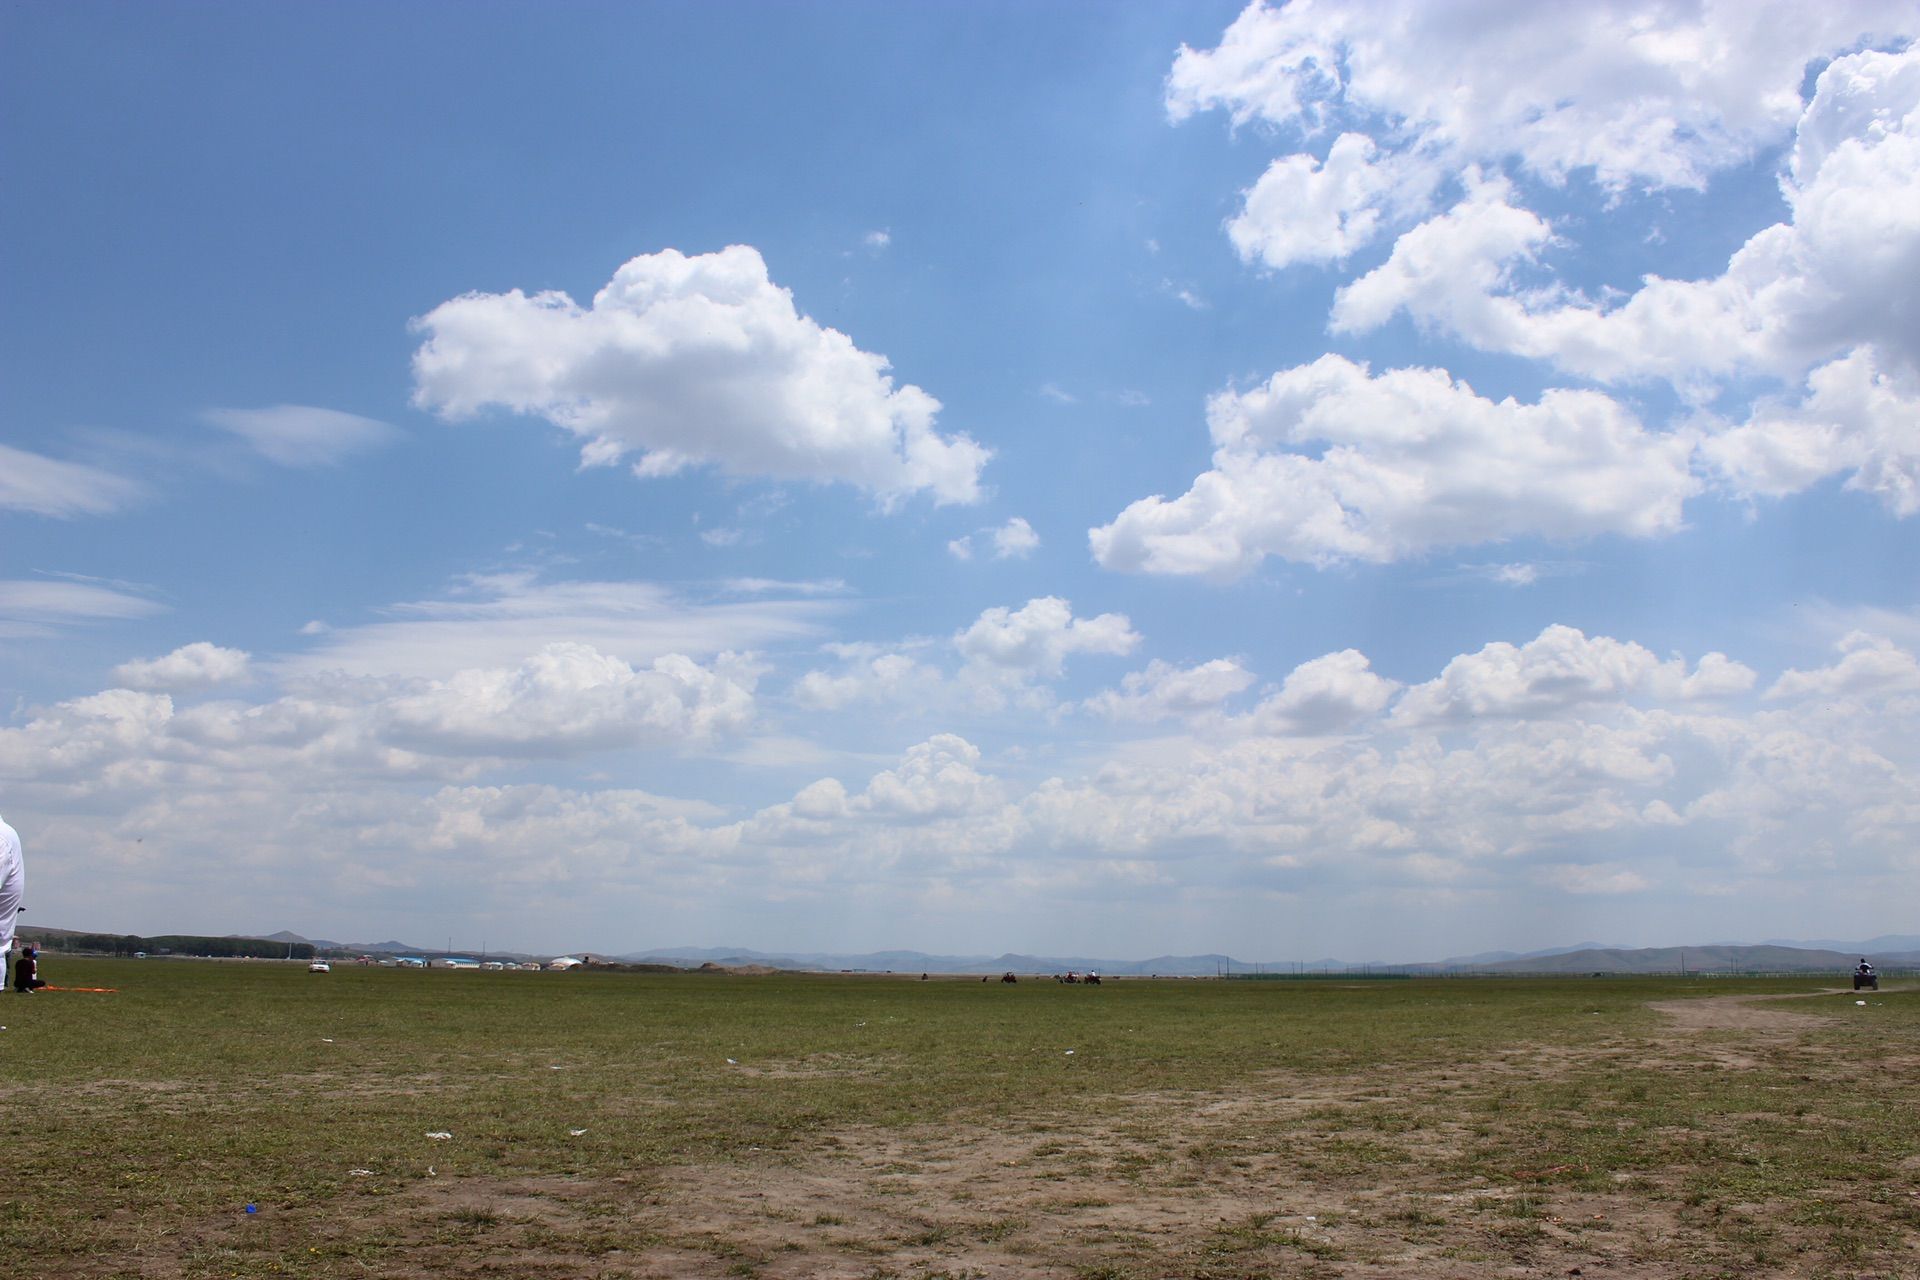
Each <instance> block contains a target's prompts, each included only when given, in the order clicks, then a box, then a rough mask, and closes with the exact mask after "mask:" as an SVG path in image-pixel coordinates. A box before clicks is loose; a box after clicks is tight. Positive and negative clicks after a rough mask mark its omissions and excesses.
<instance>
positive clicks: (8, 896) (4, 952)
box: [0, 817, 27, 980]
mask: <svg viewBox="0 0 1920 1280" xmlns="http://www.w3.org/2000/svg"><path fill="white" fill-rule="evenodd" d="M26 887H27V864H26V861H25V859H24V858H22V857H21V854H20V833H19V832H18V831H15V830H14V829H13V828H12V827H10V826H8V825H7V820H6V819H5V818H4V817H0V964H4V963H5V961H6V960H7V958H8V957H9V955H10V953H11V952H12V951H13V924H14V921H15V920H16V919H17V918H18V917H19V915H20V895H21V894H22V893H24V892H25V891H26ZM0 980H3V978H0Z"/></svg>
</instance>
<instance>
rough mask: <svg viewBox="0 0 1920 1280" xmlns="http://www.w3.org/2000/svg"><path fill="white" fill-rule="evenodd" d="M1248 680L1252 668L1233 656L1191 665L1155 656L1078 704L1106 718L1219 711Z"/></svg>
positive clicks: (1182, 717) (1147, 719)
mask: <svg viewBox="0 0 1920 1280" xmlns="http://www.w3.org/2000/svg"><path fill="white" fill-rule="evenodd" d="M1253 682H1254V676H1253V673H1252V672H1250V671H1248V670H1247V669H1246V668H1245V667H1243V666H1241V665H1240V663H1239V662H1238V661H1236V660H1234V659H1232V658H1215V659H1213V660H1212V661H1211V662H1202V663H1200V664H1198V665H1196V666H1192V667H1176V666H1174V665H1173V664H1172V663H1169V662H1162V661H1161V660H1160V659H1158V658H1155V659H1154V660H1153V661H1152V662H1149V663H1148V664H1147V667H1146V670H1144V671H1130V672H1128V673H1127V674H1126V675H1125V676H1123V677H1121V680H1120V688H1119V689H1117V690H1116V689H1108V690H1105V691H1104V692H1101V693H1097V694H1095V695H1094V696H1093V697H1091V698H1088V699H1087V700H1086V702H1085V703H1083V704H1082V706H1083V707H1084V708H1085V709H1086V710H1088V711H1091V712H1093V713H1094V714H1095V715H1100V716H1105V717H1107V718H1108V719H1111V720H1132V721H1145V722H1152V721H1157V720H1187V719H1193V718H1195V717H1198V716H1205V715H1209V714H1212V713H1216V712H1218V711H1219V710H1220V707H1221V704H1222V703H1224V702H1226V701H1227V700H1228V699H1229V698H1231V697H1233V696H1234V695H1235V694H1238V693H1240V692H1242V691H1244V690H1245V689H1247V688H1248V687H1250V686H1251V685H1252V684H1253Z"/></svg>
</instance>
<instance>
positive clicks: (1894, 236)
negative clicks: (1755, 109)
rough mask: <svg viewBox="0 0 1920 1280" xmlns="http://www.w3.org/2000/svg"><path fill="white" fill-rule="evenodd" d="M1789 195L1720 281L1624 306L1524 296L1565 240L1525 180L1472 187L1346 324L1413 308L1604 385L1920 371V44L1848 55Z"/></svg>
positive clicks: (1343, 307)
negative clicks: (1537, 206) (1551, 248)
mask: <svg viewBox="0 0 1920 1280" xmlns="http://www.w3.org/2000/svg"><path fill="white" fill-rule="evenodd" d="M1782 189H1783V192H1784V194H1785V196H1786V198H1787V204H1788V206H1789V209H1790V212H1791V217H1790V220H1789V221H1787V222H1783V223H1778V224H1776V225H1774V226H1771V227H1768V228H1766V229H1764V230H1762V231H1760V232H1759V233H1757V234H1756V235H1754V236H1753V237H1752V238H1751V239H1749V240H1748V241H1747V243H1746V244H1745V245H1743V246H1742V247H1741V248H1740V249H1739V250H1738V251H1736V252H1735V253H1734V254H1733V256H1732V257H1731V259H1730V260H1729V261H1728V264H1727V269H1726V271H1725V272H1724V273H1723V274H1722V275H1720V276H1718V277H1715V278H1711V279H1706V280H1696V281H1685V280H1669V279H1663V278H1660V277H1657V276H1648V277H1647V278H1646V280H1645V281H1644V282H1643V284H1642V286H1641V288H1640V289H1639V290H1637V291H1636V292H1635V293H1633V294H1632V295H1631V296H1630V297H1628V298H1627V299H1626V300H1625V301H1624V302H1622V303H1620V304H1619V305H1617V306H1601V305H1596V304H1593V303H1589V302H1587V301H1586V300H1585V299H1581V298H1578V297H1572V296H1569V295H1567V294H1565V293H1564V292H1562V291H1559V290H1554V289H1546V290H1536V291H1533V292H1531V293H1529V292H1524V291H1523V292H1518V293H1515V292H1511V291H1510V285H1511V270H1512V268H1513V266H1514V265H1515V264H1521V263H1526V262H1529V261H1531V260H1532V259H1533V258H1534V256H1535V255H1536V254H1537V253H1538V252H1539V250H1540V249H1541V248H1542V247H1543V246H1544V245H1546V244H1547V243H1548V242H1549V240H1550V239H1551V231H1550V229H1549V228H1548V227H1547V225H1546V223H1545V222H1544V221H1542V220H1541V219H1540V218H1539V217H1538V216H1537V215H1535V214H1532V213H1530V212H1528V211H1526V210H1524V209H1520V208H1518V207H1516V206H1515V205H1514V204H1513V201H1512V196H1513V191H1512V187H1511V184H1509V183H1508V182H1506V181H1505V180H1503V179H1492V180H1485V181H1482V180H1479V179H1478V178H1472V177H1470V179H1469V181H1468V194H1467V197H1466V199H1464V200H1463V201H1462V202H1461V203H1460V204H1459V205H1458V206H1456V207H1455V208H1454V209H1453V210H1452V211H1451V212H1449V213H1447V214H1445V215H1443V216H1441V217H1439V218H1436V219H1434V220H1432V221H1431V222H1428V223H1426V224H1423V225H1422V226H1420V227H1417V228H1415V229H1414V230H1412V231H1409V232H1408V233H1407V234H1406V235H1404V236H1402V237H1401V238H1400V241H1399V242H1398V243H1397V244H1396V245H1395V247H1394V251H1393V255H1392V256H1391V257H1390V258H1389V259H1388V261H1387V262H1386V264H1384V265H1383V266H1381V267H1379V268H1378V269H1376V270H1375V271H1373V272H1371V273H1369V274H1368V275H1366V276H1364V277H1362V278H1361V279H1360V280H1358V281H1356V282H1354V283H1353V284H1352V285H1350V286H1348V287H1347V288H1345V289H1343V290H1342V291H1341V293H1340V295H1339V298H1338V301H1337V302H1336V305H1335V308H1334V314H1333V323H1334V327H1335V328H1336V329H1338V330H1340V331H1343V332H1364V331H1366V330H1368V329H1371V328H1374V327H1376V326H1378V325H1380V324H1382V323H1384V322H1385V321H1386V320H1387V319H1388V318H1389V317H1390V316H1392V315H1393V314H1394V313H1395V312H1397V311H1399V310H1405V311H1406V312H1407V313H1408V314H1409V315H1411V316H1412V317H1413V318H1414V319H1415V320H1417V321H1419V322H1421V323H1422V324H1425V325H1429V326H1433V327H1437V328H1441V329H1445V330H1447V331H1450V332H1453V333H1457V334H1459V335H1460V336H1461V337H1462V338H1464V339H1466V340H1467V341H1468V342H1471V343H1473V344H1474V345H1475V346H1478V347H1482V348H1484V349H1487V350H1494V351H1505V352H1511V353H1514V354H1518V355H1524V356H1529V357H1533V358H1538V359H1546V360H1551V361H1552V362H1554V363H1555V364H1557V365H1558V366H1560V367H1561V368H1563V369H1566V370H1569V371H1572V372H1574V373H1579V374H1583V375H1586V376H1589V377H1593V378H1597V379H1601V380H1603V381H1631V380H1643V379H1648V378H1665V379H1667V380H1669V381H1671V382H1673V383H1675V384H1676V385H1678V386H1680V387H1682V388H1683V389H1687V390H1692V391H1695V392H1696V393H1698V392H1700V391H1702V390H1704V389H1705V388H1703V387H1701V386H1700V385H1699V384H1701V382H1702V380H1703V379H1707V378H1718V377H1726V376H1730V375H1733V374H1737V373H1742V372H1758V373H1765V374H1771V375H1774V376H1777V377H1798V376H1800V375H1801V374H1802V373H1804V372H1805V370H1807V369H1808V368H1809V367H1811V366H1812V365H1814V364H1816V363H1819V362H1823V361H1826V360H1830V359H1833V358H1835V357H1837V356H1840V355H1842V354H1844V353H1846V352H1849V351H1852V350H1854V349H1856V348H1859V347H1863V346H1866V345H1872V346H1873V347H1874V348H1876V349H1877V352H1878V356H1877V359H1878V360H1879V362H1880V366H1881V367H1882V368H1883V369H1900V370H1904V371H1907V372H1913V371H1916V370H1920V323H1916V320H1915V317H1914V315H1913V312H1912V304H1911V301H1910V299H1909V297H1908V294H1909V292H1910V291H1909V290H1906V289H1902V288H1897V287H1896V288H1889V287H1888V284H1887V282H1888V281H1906V280H1914V279H1920V46H1915V47H1910V48H1908V49H1907V50H1906V51H1905V52H1902V53H1876V52H1866V53H1857V54H1850V55H1848V56H1846V57H1841V58H1836V59H1835V60H1834V61H1833V62H1832V63H1831V64H1829V65H1828V67H1827V68H1826V70H1824V71H1823V72H1822V73H1821V75H1820V78H1819V81H1818V83H1817V90H1816V93H1815V96H1814V99H1813V101H1812V102H1811V103H1810V104H1809V105H1808V106H1807V107H1806V111H1805V114H1804V116H1803V117H1802V118H1801V119H1800V131H1799V139H1798V142H1797V144H1796V146H1795V148H1794V152H1793V155H1792V158H1791V163H1790V165H1789V172H1788V176H1787V177H1786V178H1785V179H1783V182H1782Z"/></svg>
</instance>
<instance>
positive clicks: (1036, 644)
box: [953, 596, 1140, 679]
mask: <svg viewBox="0 0 1920 1280" xmlns="http://www.w3.org/2000/svg"><path fill="white" fill-rule="evenodd" d="M953 643H954V647H955V648H957V649H958V650H959V651H960V654H961V656H962V657H964V658H965V659H966V661H967V665H968V666H969V667H970V668H972V669H974V670H976V671H979V672H983V673H998V674H1002V675H1005V676H1008V677H1011V678H1015V679H1027V678H1030V677H1036V676H1057V675H1059V674H1060V672H1061V670H1062V669H1063V668H1064V667H1065V665H1066V660H1067V659H1068V658H1069V657H1070V656H1072V655H1074V654H1081V653H1095V654H1112V655H1119V654H1126V653H1131V652H1133V649H1134V647H1135V646H1136V645H1138V644H1139V643H1140V636H1139V633H1138V632H1136V631H1135V630H1134V629H1133V624H1132V623H1131V622H1129V621H1128V620H1127V616H1126V615H1125V614H1123V613H1103V614H1100V615H1099V616H1098V617H1094V618H1076V617H1074V616H1073V605H1072V604H1070V603H1069V602H1067V601H1065V600H1062V599H1060V598H1059V597H1058V596H1040V597H1037V598H1035V599H1032V600H1029V601H1027V603H1026V604H1024V605H1022V606H1021V607H1020V608H1019V609H1009V608H1007V607H1006V606H1004V605H997V606H995V607H993V608H991V609H987V610H985V611H983V612H982V613H981V614H980V616H979V617H978V618H976V619H974V621H973V623H972V624H971V625H970V626H968V627H967V629H966V630H964V631H962V632H960V633H959V634H958V635H956V636H955V637H954V639H953Z"/></svg>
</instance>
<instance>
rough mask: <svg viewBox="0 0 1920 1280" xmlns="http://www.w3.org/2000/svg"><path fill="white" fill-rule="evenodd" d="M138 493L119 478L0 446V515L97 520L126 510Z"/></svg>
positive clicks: (126, 481) (131, 484)
mask: <svg viewBox="0 0 1920 1280" xmlns="http://www.w3.org/2000/svg"><path fill="white" fill-rule="evenodd" d="M140 494H141V488H140V486H139V485H138V484H136V483H135V482H134V481H132V480H129V479H127V478H126V477H125V476H120V475H115V474H114V473H113V472H111V471H103V470H101V469H100V468H99V467H90V466H87V465H86V464H85V463H80V462H62V461H60V460H59V459H58V458H49V457H47V456H45V455H44V454H38V453H29V452H28V451H27V450H25V449H16V448H14V447H13V446H12V445H6V444H0V511H25V512H27V513H28V514H30V515H37V516H55V517H58V518H61V519H66V518H69V517H72V516H100V515H108V514H110V513H112V512H115V511H118V510H120V509H121V508H123V507H125V506H128V505H129V504H131V503H132V502H133V501H135V500H136V499H137V498H138V497H139V496H140Z"/></svg>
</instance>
